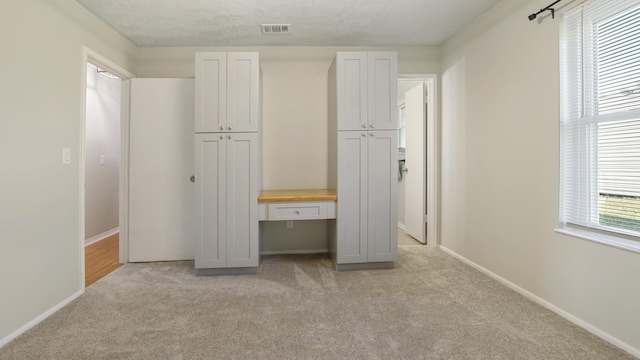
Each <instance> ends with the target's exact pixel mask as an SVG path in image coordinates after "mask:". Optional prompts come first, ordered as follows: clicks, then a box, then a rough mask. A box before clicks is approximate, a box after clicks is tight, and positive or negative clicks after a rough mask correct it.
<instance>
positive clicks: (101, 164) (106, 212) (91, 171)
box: [79, 47, 133, 289]
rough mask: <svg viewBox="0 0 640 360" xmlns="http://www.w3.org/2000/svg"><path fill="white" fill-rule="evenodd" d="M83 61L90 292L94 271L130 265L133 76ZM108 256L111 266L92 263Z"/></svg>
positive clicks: (83, 236) (83, 263)
mask: <svg viewBox="0 0 640 360" xmlns="http://www.w3.org/2000/svg"><path fill="white" fill-rule="evenodd" d="M83 59H84V61H83V63H82V65H83V68H82V85H83V88H82V92H81V94H82V98H81V104H82V116H81V119H82V121H81V135H82V143H81V147H80V168H81V171H80V176H81V181H80V199H81V201H80V207H81V208H80V222H79V223H80V229H79V230H80V231H79V234H80V247H81V251H80V255H81V256H80V261H79V264H80V274H81V279H80V282H81V287H82V288H83V289H84V288H85V287H86V286H87V285H89V284H90V283H92V282H93V281H96V279H95V274H93V273H92V276H91V277H89V276H88V271H87V269H88V268H96V266H95V265H99V266H97V268H102V269H98V270H99V271H98V273H100V272H104V271H105V270H106V269H108V268H109V267H111V268H117V267H118V266H119V265H120V263H124V262H125V260H126V246H124V244H126V241H127V229H128V227H127V224H128V223H127V221H126V219H127V214H126V209H127V201H126V199H127V191H128V184H127V176H128V175H127V173H128V161H127V158H128V145H129V144H128V131H127V129H128V85H129V84H128V83H129V81H126V80H127V79H130V78H132V77H133V75H132V74H131V73H129V72H127V71H126V70H124V69H123V68H121V67H120V66H118V65H117V64H115V63H113V62H111V61H109V60H108V59H106V58H104V57H102V56H101V55H99V54H97V53H95V52H93V51H92V50H90V49H88V48H86V47H84V48H83ZM101 252H104V253H101ZM108 253H110V255H108ZM108 256H110V257H111V259H112V260H110V261H107V262H106V263H109V262H110V264H108V265H105V264H106V263H105V264H95V263H91V262H93V261H103V259H104V258H105V257H108ZM85 259H86V260H85ZM92 265H93V266H92ZM107 273H108V272H107ZM102 276H104V274H103V275H102Z"/></svg>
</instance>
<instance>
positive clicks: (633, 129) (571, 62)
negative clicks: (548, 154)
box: [560, 0, 640, 241]
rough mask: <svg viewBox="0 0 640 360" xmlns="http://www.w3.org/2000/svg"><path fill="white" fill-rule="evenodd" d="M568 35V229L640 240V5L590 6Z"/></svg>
mask: <svg viewBox="0 0 640 360" xmlns="http://www.w3.org/2000/svg"><path fill="white" fill-rule="evenodd" d="M561 36H562V37H561V70H560V71H561V97H562V99H561V115H560V117H561V119H560V121H561V125H560V134H561V135H560V136H561V161H560V162H561V183H560V191H561V194H560V202H561V209H560V214H561V219H560V222H561V226H562V227H563V228H572V227H573V228H580V229H583V230H585V229H586V230H588V231H593V232H597V233H603V234H605V235H613V236H616V237H622V238H626V239H631V240H636V241H640V0H617V1H610V0H594V1H590V2H586V3H585V4H583V5H581V6H580V7H578V8H576V9H574V10H573V11H571V12H569V13H567V14H566V15H565V16H564V18H563V20H562V31H561Z"/></svg>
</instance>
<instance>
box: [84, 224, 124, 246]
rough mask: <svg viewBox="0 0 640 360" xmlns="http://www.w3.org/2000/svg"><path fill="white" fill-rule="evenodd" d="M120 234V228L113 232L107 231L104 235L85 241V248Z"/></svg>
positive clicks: (112, 230) (114, 229)
mask: <svg viewBox="0 0 640 360" xmlns="http://www.w3.org/2000/svg"><path fill="white" fill-rule="evenodd" d="M118 232H120V228H119V227H117V228H113V229H111V230H107V231H105V232H103V233H102V234H98V235H96V236H94V237H92V238H89V239H85V241H84V246H85V247H86V246H89V245H91V244H94V243H97V242H98V241H100V240H104V239H106V238H108V237H109V236H111V235H114V234H117V233H118Z"/></svg>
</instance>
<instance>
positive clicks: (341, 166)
mask: <svg viewBox="0 0 640 360" xmlns="http://www.w3.org/2000/svg"><path fill="white" fill-rule="evenodd" d="M367 137H368V135H367V132H366V131H339V132H338V190H337V192H338V217H337V220H336V221H337V230H336V231H337V234H336V236H337V238H336V241H337V249H336V256H337V262H338V264H353V263H365V262H367V166H368V164H367Z"/></svg>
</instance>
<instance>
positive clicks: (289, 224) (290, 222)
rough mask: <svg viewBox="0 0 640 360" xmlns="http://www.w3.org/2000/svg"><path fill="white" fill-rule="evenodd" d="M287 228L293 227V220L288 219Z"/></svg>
mask: <svg viewBox="0 0 640 360" xmlns="http://www.w3.org/2000/svg"><path fill="white" fill-rule="evenodd" d="M287 229H293V220H287Z"/></svg>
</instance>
